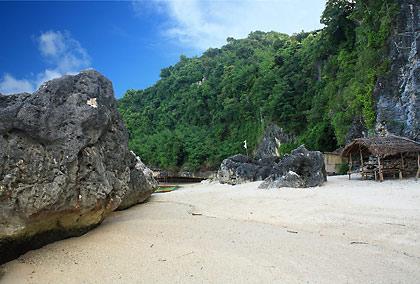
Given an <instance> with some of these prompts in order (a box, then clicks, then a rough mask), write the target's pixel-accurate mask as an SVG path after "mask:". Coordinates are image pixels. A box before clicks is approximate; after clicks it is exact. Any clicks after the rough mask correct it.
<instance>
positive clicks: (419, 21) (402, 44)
mask: <svg viewBox="0 0 420 284" xmlns="http://www.w3.org/2000/svg"><path fill="white" fill-rule="evenodd" d="M399 4H400V13H399V15H398V17H397V19H396V26H395V29H394V32H393V35H392V36H391V38H390V40H389V50H390V54H389V59H390V61H391V71H390V73H389V75H388V76H386V77H385V78H381V79H379V80H378V82H377V84H376V87H375V91H374V96H375V98H376V99H377V103H376V112H377V124H378V125H381V124H385V125H386V128H387V130H388V131H389V132H391V133H394V134H396V135H401V136H405V137H409V138H412V139H414V140H417V141H419V140H420V60H419V46H420V2H419V1H418V0H399ZM377 128H379V126H378V127H377Z"/></svg>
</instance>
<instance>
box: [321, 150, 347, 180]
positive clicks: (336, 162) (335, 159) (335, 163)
mask: <svg viewBox="0 0 420 284" xmlns="http://www.w3.org/2000/svg"><path fill="white" fill-rule="evenodd" d="M342 150H343V149H337V150H335V151H334V152H325V153H324V163H325V170H326V171H327V174H328V175H335V174H338V173H339V172H340V167H341V166H342V165H343V164H347V163H348V158H347V157H343V156H342V155H341V151H342Z"/></svg>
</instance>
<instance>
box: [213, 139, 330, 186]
mask: <svg viewBox="0 0 420 284" xmlns="http://www.w3.org/2000/svg"><path fill="white" fill-rule="evenodd" d="M218 180H219V182H220V183H227V184H233V185H234V184H240V183H245V182H252V181H261V180H263V181H264V183H262V184H261V186H260V187H261V188H278V187H314V186H318V185H321V184H323V183H324V182H325V181H327V172H326V170H325V164H324V156H323V154H322V153H321V152H318V151H308V150H307V149H306V148H305V147H304V146H300V147H299V148H297V149H295V150H293V151H292V153H291V154H290V155H285V156H284V157H283V158H281V159H280V158H278V157H277V158H276V157H271V158H267V159H260V160H253V159H251V158H249V157H247V156H244V155H241V154H239V155H235V156H232V157H229V158H227V159H225V160H223V162H222V164H221V165H220V169H219V172H218Z"/></svg>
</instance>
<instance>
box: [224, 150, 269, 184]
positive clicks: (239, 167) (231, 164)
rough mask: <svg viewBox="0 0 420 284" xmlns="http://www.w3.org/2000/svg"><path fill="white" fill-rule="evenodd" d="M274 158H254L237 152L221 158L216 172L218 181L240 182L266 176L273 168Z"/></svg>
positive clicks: (261, 178) (260, 178)
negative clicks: (223, 158) (221, 160)
mask: <svg viewBox="0 0 420 284" xmlns="http://www.w3.org/2000/svg"><path fill="white" fill-rule="evenodd" d="M276 161H277V160H276V159H275V158H271V159H261V160H258V161H256V160H254V159H252V158H250V157H248V156H245V155H242V154H238V155H235V156H232V157H229V158H227V159H225V160H223V162H222V164H221V165H220V169H219V171H218V173H217V178H218V180H219V181H220V183H227V184H240V183H245V182H252V181H259V180H264V179H265V178H267V177H268V176H269V175H270V174H271V173H272V170H273V167H274V165H275V162H276Z"/></svg>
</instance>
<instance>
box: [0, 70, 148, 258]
mask: <svg viewBox="0 0 420 284" xmlns="http://www.w3.org/2000/svg"><path fill="white" fill-rule="evenodd" d="M127 144H128V133H127V131H126V129H125V127H124V125H123V122H122V120H121V118H120V115H119V114H118V112H117V109H116V100H115V98H114V93H113V89H112V83H111V82H110V81H109V80H107V79H106V78H105V77H103V76H102V75H101V74H99V73H98V72H96V71H84V72H82V73H80V74H78V75H75V76H64V77H62V78H59V79H55V80H52V81H49V82H47V83H46V84H44V85H43V86H41V87H40V89H39V90H38V91H36V92H35V93H34V94H27V93H23V94H17V95H11V96H0V263H3V262H5V261H8V260H10V259H12V258H14V257H16V256H17V255H19V254H21V253H23V252H25V251H27V250H29V249H32V248H37V247H40V246H42V245H44V244H46V243H48V242H51V241H55V240H58V239H62V238H66V237H70V236H77V235H80V234H82V233H84V232H86V231H87V230H89V229H91V228H92V227H95V226H97V225H98V224H100V223H101V222H102V220H103V219H104V218H105V216H106V215H107V214H108V213H109V212H111V211H113V210H115V209H124V208H127V207H129V206H132V205H134V204H137V203H139V202H143V201H145V200H146V199H147V198H148V197H149V196H150V195H151V193H152V192H153V191H154V189H155V187H156V184H155V183H154V181H153V178H151V177H150V176H148V175H145V173H144V172H145V171H146V169H145V167H144V165H142V164H140V162H139V161H138V160H137V159H136V157H135V156H134V155H133V154H132V153H131V152H130V151H129V150H128V146H127Z"/></svg>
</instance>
